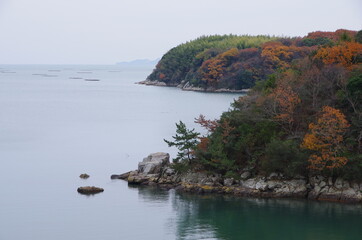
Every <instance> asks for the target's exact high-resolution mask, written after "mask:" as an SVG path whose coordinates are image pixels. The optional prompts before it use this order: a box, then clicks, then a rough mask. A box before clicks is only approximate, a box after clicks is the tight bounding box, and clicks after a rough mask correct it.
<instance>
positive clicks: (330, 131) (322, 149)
mask: <svg viewBox="0 0 362 240" xmlns="http://www.w3.org/2000/svg"><path fill="white" fill-rule="evenodd" d="M348 127H349V124H348V122H347V120H346V117H345V116H344V114H343V113H342V112H341V111H339V110H338V109H335V108H332V107H329V106H324V107H323V109H322V112H321V115H320V117H319V118H318V119H317V123H316V124H314V123H311V124H309V132H310V133H307V134H306V135H305V136H304V139H303V143H302V147H303V148H306V149H309V150H312V151H314V152H315V153H314V154H312V155H310V157H309V160H308V161H309V164H310V165H309V168H311V169H315V170H324V169H334V168H339V167H342V166H344V165H345V164H346V163H347V158H346V157H341V156H340V153H341V151H342V149H343V135H344V134H345V132H346V131H347V129H348Z"/></svg>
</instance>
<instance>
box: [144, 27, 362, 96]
mask: <svg viewBox="0 0 362 240" xmlns="http://www.w3.org/2000/svg"><path fill="white" fill-rule="evenodd" d="M356 34H357V33H356V32H355V31H348V30H337V31H336V32H313V33H310V34H308V36H306V37H303V38H302V37H299V38H277V37H271V36H264V35H260V36H248V35H245V36H236V35H224V36H203V37H200V38H198V39H196V40H193V41H190V42H187V43H184V44H181V45H179V46H177V47H175V48H172V49H171V50H170V51H168V52H167V53H166V54H165V55H164V56H163V57H162V59H161V60H160V61H159V63H158V64H157V66H156V68H155V69H154V71H153V72H152V73H151V74H150V75H149V76H148V78H147V79H148V80H150V81H159V82H164V83H166V85H168V86H177V85H180V84H182V85H185V84H186V83H187V82H188V83H189V85H191V86H193V87H200V88H203V89H205V90H210V91H212V90H215V89H220V88H226V89H232V90H240V89H248V88H250V87H253V86H254V85H255V83H256V82H257V81H263V80H266V79H267V77H268V76H269V75H270V74H273V73H275V72H277V71H279V70H281V69H286V68H288V67H290V66H291V65H292V64H293V63H294V62H295V61H296V60H298V59H302V58H304V57H307V56H310V55H313V54H316V51H317V50H318V49H319V48H320V47H323V46H324V47H325V46H333V45H335V44H337V43H338V42H339V41H343V40H351V39H352V38H355V36H356Z"/></svg>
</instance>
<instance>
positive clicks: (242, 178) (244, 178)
mask: <svg viewBox="0 0 362 240" xmlns="http://www.w3.org/2000/svg"><path fill="white" fill-rule="evenodd" d="M250 176H251V173H250V172H244V173H242V174H241V175H240V179H241V180H246V179H248V178H250Z"/></svg>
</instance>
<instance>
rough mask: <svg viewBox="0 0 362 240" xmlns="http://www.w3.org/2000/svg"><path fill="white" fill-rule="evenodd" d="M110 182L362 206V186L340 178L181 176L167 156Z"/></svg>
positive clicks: (152, 157)
mask: <svg viewBox="0 0 362 240" xmlns="http://www.w3.org/2000/svg"><path fill="white" fill-rule="evenodd" d="M111 178H112V179H123V180H126V181H128V183H129V184H139V185H148V186H159V187H161V188H165V189H171V188H175V189H176V190H178V191H185V192H192V193H198V194H205V193H218V194H232V195H237V196H246V197H267V198H308V199H313V200H323V201H336V202H345V203H362V182H361V183H359V182H349V181H345V180H343V179H341V178H337V179H332V178H325V177H323V176H311V177H309V178H306V177H303V176H296V177H295V178H293V179H286V178H285V177H284V176H283V175H281V174H277V173H272V174H270V175H269V176H252V174H251V173H250V172H249V171H247V170H246V171H244V172H243V173H242V174H241V176H240V180H236V179H233V178H223V177H222V176H221V175H217V174H206V173H202V172H197V173H196V172H188V173H185V174H178V173H176V172H175V171H174V170H173V168H172V164H170V162H169V155H168V154H167V153H154V154H150V155H149V156H148V157H146V158H145V159H144V160H143V161H142V162H140V163H139V167H138V170H135V171H130V172H127V173H124V174H121V175H112V176H111Z"/></svg>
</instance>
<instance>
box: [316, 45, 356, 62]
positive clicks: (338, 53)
mask: <svg viewBox="0 0 362 240" xmlns="http://www.w3.org/2000/svg"><path fill="white" fill-rule="evenodd" d="M361 55H362V44H360V43H357V42H344V43H343V44H340V45H336V46H333V47H325V48H321V49H319V50H318V52H317V54H316V55H315V56H314V58H316V59H321V60H322V61H323V63H325V64H340V65H342V66H344V67H347V68H350V67H351V66H352V65H353V64H356V63H357V58H358V56H361Z"/></svg>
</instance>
